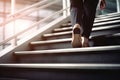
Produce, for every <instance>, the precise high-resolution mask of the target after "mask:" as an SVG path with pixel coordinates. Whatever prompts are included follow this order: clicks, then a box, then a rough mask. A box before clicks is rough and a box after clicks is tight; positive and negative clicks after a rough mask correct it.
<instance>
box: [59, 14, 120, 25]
mask: <svg viewBox="0 0 120 80" xmlns="http://www.w3.org/2000/svg"><path fill="white" fill-rule="evenodd" d="M119 21H120V17H119V16H118V17H112V18H105V19H100V20H95V21H94V24H93V26H94V27H96V26H102V25H108V24H111V23H113V24H114V23H119ZM70 26H72V24H71V23H65V24H62V25H61V27H70Z"/></svg>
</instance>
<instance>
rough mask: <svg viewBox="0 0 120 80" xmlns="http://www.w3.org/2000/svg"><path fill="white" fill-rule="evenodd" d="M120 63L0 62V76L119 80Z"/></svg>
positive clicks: (39, 79)
mask: <svg viewBox="0 0 120 80" xmlns="http://www.w3.org/2000/svg"><path fill="white" fill-rule="evenodd" d="M119 72H120V64H0V76H4V77H19V78H23V77H24V78H26V79H28V80H115V79H117V80H119V79H120V77H119V76H120V74H119Z"/></svg>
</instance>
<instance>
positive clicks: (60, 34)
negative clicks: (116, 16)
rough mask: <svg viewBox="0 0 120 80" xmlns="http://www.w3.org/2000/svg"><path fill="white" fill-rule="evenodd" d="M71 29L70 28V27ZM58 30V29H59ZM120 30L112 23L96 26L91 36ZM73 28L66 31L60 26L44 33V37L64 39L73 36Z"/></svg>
mask: <svg viewBox="0 0 120 80" xmlns="http://www.w3.org/2000/svg"><path fill="white" fill-rule="evenodd" d="M68 29H69V30H70V28H68ZM57 30H58V29H57ZM119 32H120V26H119V25H118V24H117V25H111V26H103V27H95V28H93V29H92V33H91V37H96V36H102V35H111V34H116V33H119ZM71 34H72V30H70V31H64V30H63V28H59V30H58V32H55V33H49V34H44V35H43V39H47V40H51V39H62V38H71Z"/></svg>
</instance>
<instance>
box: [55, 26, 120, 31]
mask: <svg viewBox="0 0 120 80" xmlns="http://www.w3.org/2000/svg"><path fill="white" fill-rule="evenodd" d="M119 27H120V25H119V24H118V25H110V26H102V27H93V29H92V31H95V30H96V31H97V30H105V29H111V28H119ZM71 30H72V27H65V28H56V29H54V30H53V32H54V33H55V32H64V31H71Z"/></svg>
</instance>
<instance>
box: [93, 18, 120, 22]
mask: <svg viewBox="0 0 120 80" xmlns="http://www.w3.org/2000/svg"><path fill="white" fill-rule="evenodd" d="M117 19H120V17H112V18H105V19H100V20H95V21H94V22H95V23H98V22H106V21H111V20H117Z"/></svg>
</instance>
